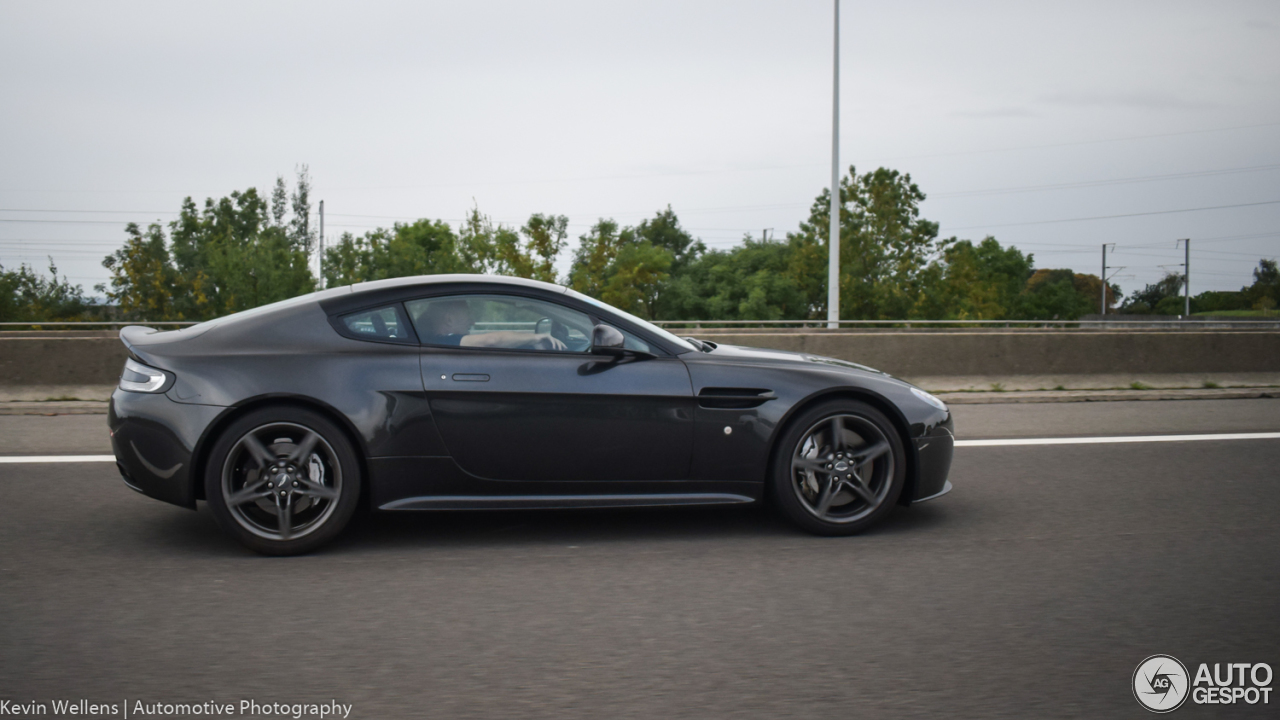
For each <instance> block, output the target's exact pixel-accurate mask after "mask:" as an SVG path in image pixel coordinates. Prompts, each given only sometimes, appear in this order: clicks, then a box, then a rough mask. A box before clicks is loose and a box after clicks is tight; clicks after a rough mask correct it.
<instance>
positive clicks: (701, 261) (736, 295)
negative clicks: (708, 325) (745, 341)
mask: <svg viewBox="0 0 1280 720" xmlns="http://www.w3.org/2000/svg"><path fill="white" fill-rule="evenodd" d="M792 266H793V245H792V243H789V242H778V241H775V240H767V241H762V240H756V239H753V238H751V237H746V238H744V239H743V244H742V245H741V246H740V247H735V248H731V249H729V250H712V251H709V252H704V253H702V254H700V255H699V256H698V257H697V258H696V259H694V260H692V261H690V262H689V263H688V264H687V265H686V266H685V267H684V269H683V270H682V271H681V272H680V273H679V274H678V275H673V277H672V278H671V280H670V281H668V283H667V286H666V288H665V289H664V291H663V292H664V295H663V298H662V304H663V315H662V316H661V317H662V319H665V320H792V319H797V318H807V317H808V316H809V313H810V308H809V302H808V299H807V298H806V296H805V293H804V290H803V289H802V287H801V283H800V282H799V281H798V278H796V277H795V276H794V275H793V273H792Z"/></svg>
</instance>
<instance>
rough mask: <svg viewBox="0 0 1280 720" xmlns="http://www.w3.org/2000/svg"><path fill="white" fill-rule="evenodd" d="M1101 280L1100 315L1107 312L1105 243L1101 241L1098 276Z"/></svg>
mask: <svg viewBox="0 0 1280 720" xmlns="http://www.w3.org/2000/svg"><path fill="white" fill-rule="evenodd" d="M1098 278H1099V279H1101V280H1102V313H1101V314H1102V315H1106V314H1107V243H1102V274H1101V275H1099V276H1098Z"/></svg>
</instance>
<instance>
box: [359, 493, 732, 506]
mask: <svg viewBox="0 0 1280 720" xmlns="http://www.w3.org/2000/svg"><path fill="white" fill-rule="evenodd" d="M751 502H755V499H754V498H750V497H747V496H746V495H734V494H731V493H667V494H645V495H473V496H459V495H435V496H425V497H410V498H403V499H401V500H396V501H394V502H389V503H387V504H385V505H382V506H381V507H379V508H378V509H379V510H517V509H522V510H531V509H540V510H564V509H573V508H618V507H667V506H671V505H740V504H743V503H751Z"/></svg>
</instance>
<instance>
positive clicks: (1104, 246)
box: [1100, 243, 1124, 315]
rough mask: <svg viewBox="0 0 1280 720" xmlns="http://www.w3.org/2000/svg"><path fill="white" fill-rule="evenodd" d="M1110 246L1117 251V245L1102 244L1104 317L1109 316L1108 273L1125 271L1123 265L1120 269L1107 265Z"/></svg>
mask: <svg viewBox="0 0 1280 720" xmlns="http://www.w3.org/2000/svg"><path fill="white" fill-rule="evenodd" d="M1108 245H1110V246H1111V249H1112V250H1115V249H1116V244H1115V243H1102V275H1101V276H1100V277H1101V279H1102V314H1103V315H1106V314H1107V280H1109V279H1110V278H1108V277H1107V271H1108V270H1115V271H1116V272H1119V271H1121V270H1123V269H1124V266H1123V265H1121V266H1119V267H1113V266H1109V265H1107V246H1108Z"/></svg>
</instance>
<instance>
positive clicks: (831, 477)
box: [791, 414, 894, 524]
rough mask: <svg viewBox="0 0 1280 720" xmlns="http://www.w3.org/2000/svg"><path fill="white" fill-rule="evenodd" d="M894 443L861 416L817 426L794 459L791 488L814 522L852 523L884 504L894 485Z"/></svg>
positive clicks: (845, 416) (846, 416)
mask: <svg viewBox="0 0 1280 720" xmlns="http://www.w3.org/2000/svg"><path fill="white" fill-rule="evenodd" d="M892 449H893V448H892V445H890V443H889V438H888V437H886V436H885V434H884V431H882V430H881V429H880V428H879V427H878V426H877V425H876V424H875V423H873V422H871V420H869V419H868V418H865V417H862V416H860V415H851V414H841V415H833V416H829V417H826V418H823V419H822V420H819V421H818V422H816V423H814V424H813V425H812V426H811V427H810V428H809V429H808V430H807V431H805V433H804V435H803V436H801V440H800V442H799V443H797V444H796V449H795V452H794V454H793V455H792V457H791V487H792V490H793V491H794V492H795V494H796V497H797V498H798V499H799V500H800V504H801V505H802V506H803V507H804V509H805V510H807V511H808V512H809V513H810V514H812V515H813V516H814V517H816V518H818V519H819V520H822V521H825V522H830V523H839V524H844V523H852V522H856V521H858V520H861V519H862V518H865V517H866V516H868V515H870V514H871V513H872V512H875V510H876V508H878V507H880V506H881V505H883V504H884V502H885V498H886V497H888V495H889V490H890V487H891V486H892V484H893V473H894V468H893V452H892Z"/></svg>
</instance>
